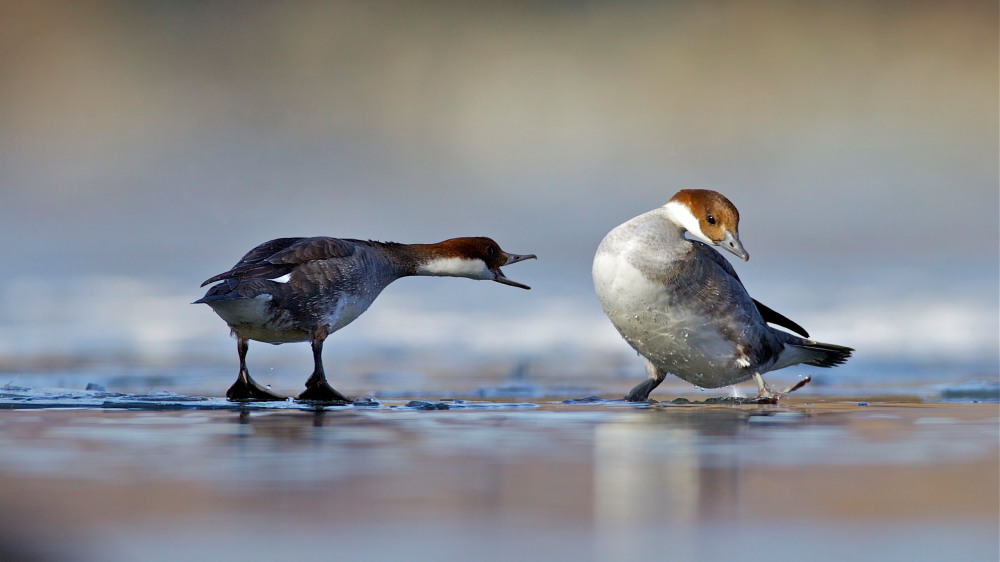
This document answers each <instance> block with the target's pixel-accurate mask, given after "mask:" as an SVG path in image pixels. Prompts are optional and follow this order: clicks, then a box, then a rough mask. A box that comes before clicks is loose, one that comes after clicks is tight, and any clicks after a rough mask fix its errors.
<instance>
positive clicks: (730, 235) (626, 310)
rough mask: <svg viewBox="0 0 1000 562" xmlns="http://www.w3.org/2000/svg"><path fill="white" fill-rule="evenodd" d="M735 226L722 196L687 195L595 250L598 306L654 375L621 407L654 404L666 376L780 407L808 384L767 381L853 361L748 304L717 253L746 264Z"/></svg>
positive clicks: (844, 350)
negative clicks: (752, 394) (790, 371)
mask: <svg viewBox="0 0 1000 562" xmlns="http://www.w3.org/2000/svg"><path fill="white" fill-rule="evenodd" d="M739 221H740V214H739V211H738V210H737V209H736V206H735V205H733V203H732V202H731V201H730V200H729V199H727V198H726V197H725V196H724V195H722V194H721V193H719V192H717V191H714V190H710V189H682V190H680V191H678V192H677V193H676V194H675V195H674V196H673V197H671V198H670V200H668V201H667V203H666V204H664V205H663V206H661V207H658V208H655V209H653V210H651V211H648V212H646V213H643V214H641V215H639V216H637V217H634V218H632V219H630V220H628V221H626V222H624V223H623V224H621V225H619V226H617V227H615V228H614V229H612V230H611V231H610V232H609V233H608V234H607V235H606V236H605V237H604V239H603V240H602V241H601V243H600V244H599V245H598V247H597V251H596V253H595V255H594V261H593V269H592V275H593V281H594V289H595V291H596V293H597V297H598V299H599V300H600V302H601V305H602V307H603V309H604V313H605V314H606V315H607V317H608V318H609V319H610V320H611V323H612V324H613V325H614V327H615V329H617V330H618V333H619V334H620V335H621V337H622V338H623V339H624V340H625V341H626V342H627V343H628V344H629V345H630V346H631V347H632V348H633V349H634V350H635V351H636V352H637V353H638V354H639V355H640V356H641V357H642V358H643V359H644V360H645V367H646V373H647V374H648V378H647V379H646V380H644V381H643V382H641V383H639V384H638V385H636V386H635V387H634V388H632V390H631V391H630V392H629V393H628V395H627V396H626V397H625V400H627V401H629V402H645V401H648V400H649V394H650V392H652V391H653V389H655V388H656V387H657V386H658V385H659V384H660V383H661V382H663V380H664V378H665V377H666V375H667V373H670V374H673V375H675V376H677V377H679V378H681V379H683V380H685V381H687V382H689V383H691V384H694V385H696V386H698V387H701V388H719V387H722V386H730V385H735V384H737V383H740V382H744V381H747V380H750V379H753V380H754V382H755V383H756V384H757V397H756V400H757V401H760V402H771V403H774V402H777V400H778V398H780V397H781V396H784V395H785V394H787V393H789V392H792V391H793V390H797V389H798V388H800V387H801V386H802V385H804V384H806V383H807V382H809V380H810V377H806V378H804V379H802V380H800V381H799V382H798V383H797V384H795V385H793V386H791V387H789V388H788V389H785V390H783V391H781V392H776V391H774V390H772V389H771V388H770V386H769V385H768V384H767V383H766V382H765V381H764V379H763V375H764V374H765V373H768V372H771V371H776V370H778V369H783V368H785V367H790V366H792V365H798V364H805V365H811V366H816V367H834V366H837V365H840V364H843V363H844V362H846V361H847V359H848V358H849V357H851V354H852V353H853V352H854V349H853V348H850V347H845V346H841V345H834V344H829V343H821V342H818V341H815V340H812V339H809V337H810V336H809V334H808V332H806V330H805V329H803V328H802V327H801V326H799V325H798V324H796V323H795V322H793V321H792V320H789V319H788V318H786V317H785V316H784V315H782V314H780V313H778V312H775V311H774V310H772V309H771V308H769V307H767V306H765V305H763V304H761V303H760V302H758V301H757V300H756V299H754V298H752V297H751V296H750V295H749V293H748V292H747V290H746V287H744V285H743V282H742V281H741V280H740V278H739V276H738V275H737V274H736V270H735V269H734V267H733V266H732V264H731V263H730V262H729V260H727V259H726V258H725V257H724V256H723V255H722V254H720V253H719V252H718V251H716V250H715V249H714V248H720V249H722V250H725V251H727V252H729V253H731V254H733V255H735V256H737V257H739V258H740V259H741V260H743V261H748V260H749V259H750V255H749V254H748V253H747V251H746V249H745V248H744V247H743V244H742V243H741V242H740V235H739ZM689 236H690V237H689ZM713 247H714V248H713ZM772 324H773V326H772ZM779 328H784V329H779ZM786 330H788V331H786Z"/></svg>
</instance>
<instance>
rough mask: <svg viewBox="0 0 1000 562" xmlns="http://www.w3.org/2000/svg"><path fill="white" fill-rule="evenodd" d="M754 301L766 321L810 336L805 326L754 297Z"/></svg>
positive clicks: (806, 336)
mask: <svg viewBox="0 0 1000 562" xmlns="http://www.w3.org/2000/svg"><path fill="white" fill-rule="evenodd" d="M753 303H754V304H755V305H757V311H758V312H760V315H761V316H763V317H764V321H765V322H767V323H768V324H777V325H778V326H781V327H782V328H788V329H789V330H791V331H793V332H795V333H796V334H798V335H800V336H802V337H804V338H808V337H809V332H807V331H806V330H805V328H803V327H802V326H799V325H798V324H796V323H795V322H792V321H791V320H789V319H788V318H786V317H785V315H783V314H781V313H779V312H775V311H773V310H771V309H770V308H768V307H766V306H764V305H763V304H761V303H759V302H757V299H753Z"/></svg>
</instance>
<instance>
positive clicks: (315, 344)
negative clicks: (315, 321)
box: [297, 331, 351, 404]
mask: <svg viewBox="0 0 1000 562" xmlns="http://www.w3.org/2000/svg"><path fill="white" fill-rule="evenodd" d="M325 339H326V333H325V332H324V331H318V332H317V333H316V334H315V335H313V339H312V350H313V363H314V364H315V367H314V368H313V373H312V375H311V376H310V377H309V380H307V381H306V389H305V391H304V392H303V393H302V394H299V395H298V398H297V399H298V400H308V401H310V402H340V403H344V404H347V403H350V401H351V400H350V398H348V397H346V396H344V395H343V394H341V393H339V392H337V391H336V390H334V388H333V387H332V386H330V383H329V382H328V381H327V380H326V372H325V371H324V370H323V340H325Z"/></svg>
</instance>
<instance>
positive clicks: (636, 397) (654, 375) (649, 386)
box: [625, 360, 667, 402]
mask: <svg viewBox="0 0 1000 562" xmlns="http://www.w3.org/2000/svg"><path fill="white" fill-rule="evenodd" d="M646 372H647V373H648V374H649V378H648V379H646V380H644V381H642V382H641V383H639V384H637V385H635V387H634V388H633V389H632V390H630V391H629V393H628V396H626V397H625V401H626V402H646V401H648V400H649V393H650V392H652V391H653V389H654V388H656V387H658V386H660V383H661V382H663V379H665V378H666V377H667V372H666V371H664V370H662V369H657V368H656V366H654V365H653V364H652V363H650V362H649V360H646Z"/></svg>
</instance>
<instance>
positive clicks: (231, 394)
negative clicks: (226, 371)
mask: <svg viewBox="0 0 1000 562" xmlns="http://www.w3.org/2000/svg"><path fill="white" fill-rule="evenodd" d="M249 347H250V344H249V340H247V338H244V337H243V336H241V335H239V334H237V335H236V350H237V351H238V352H239V354H240V374H239V376H238V377H236V382H234V383H233V386H231V387H229V390H227V391H226V398H228V399H229V400H233V401H243V400H284V399H285V397H284V396H279V395H277V394H275V393H273V392H271V391H270V390H268V389H266V388H264V387H263V386H261V385H260V384H259V383H258V382H257V381H255V380H253V377H251V376H250V372H249V371H247V349H249Z"/></svg>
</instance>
